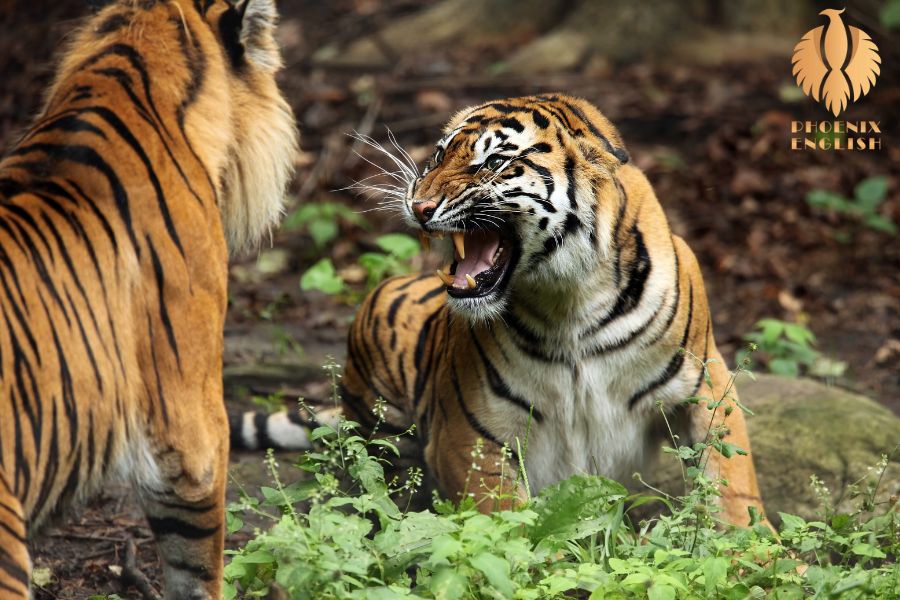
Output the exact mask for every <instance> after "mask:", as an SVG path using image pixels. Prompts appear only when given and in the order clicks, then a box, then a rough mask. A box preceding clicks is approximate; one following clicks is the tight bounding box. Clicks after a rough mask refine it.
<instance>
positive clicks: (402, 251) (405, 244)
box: [300, 233, 420, 295]
mask: <svg viewBox="0 0 900 600" xmlns="http://www.w3.org/2000/svg"><path fill="white" fill-rule="evenodd" d="M375 244H376V245H377V246H378V248H379V249H380V250H381V252H364V253H363V254H361V255H360V257H359V264H360V266H361V267H362V268H363V269H364V270H365V272H366V289H367V290H368V289H372V288H373V287H375V286H376V285H378V283H379V282H380V281H381V280H383V279H384V278H386V277H391V276H393V275H402V274H404V273H408V272H409V271H410V265H409V262H410V260H412V258H413V257H414V256H416V255H417V254H418V253H419V251H420V246H419V242H418V241H416V240H415V239H414V238H412V237H410V236H408V235H405V234H403V233H388V234H385V235H382V236H379V237H377V238H375ZM300 288H301V289H303V290H318V291H320V292H324V293H326V294H331V295H336V294H342V293H346V292H347V291H348V290H349V289H350V288H349V286H348V284H347V283H346V282H345V281H344V279H343V278H342V277H341V275H340V274H339V273H338V272H337V270H336V269H335V268H334V263H332V262H331V259H330V258H323V259H321V260H319V261H318V262H317V263H316V264H314V265H313V266H311V267H310V268H309V269H307V271H306V272H305V273H304V274H303V276H302V277H301V278H300Z"/></svg>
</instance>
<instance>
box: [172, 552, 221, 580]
mask: <svg viewBox="0 0 900 600" xmlns="http://www.w3.org/2000/svg"><path fill="white" fill-rule="evenodd" d="M163 560H164V561H165V562H166V564H167V565H169V566H170V567H172V568H173V569H177V570H179V571H187V572H188V573H190V574H191V575H193V576H194V577H196V578H197V579H200V580H201V581H212V580H213V579H215V575H213V574H212V573H210V572H209V568H208V567H207V566H205V565H193V564H190V563H186V562H184V561H182V560H174V559H171V558H169V557H167V556H164V557H163Z"/></svg>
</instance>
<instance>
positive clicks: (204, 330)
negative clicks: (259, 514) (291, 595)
mask: <svg viewBox="0 0 900 600" xmlns="http://www.w3.org/2000/svg"><path fill="white" fill-rule="evenodd" d="M275 19H276V10H275V3H274V0H244V2H242V3H241V4H238V5H232V4H230V3H228V2H225V1H224V0H203V1H201V0H194V1H191V0H166V1H158V2H157V1H154V0H139V1H138V0H120V1H115V2H112V3H111V4H110V5H109V6H106V7H105V8H103V9H102V10H101V11H100V12H98V13H97V14H95V15H93V16H92V17H90V18H89V19H88V20H87V22H86V24H85V25H84V26H83V27H82V28H81V29H80V30H79V31H78V32H77V33H76V34H75V35H74V36H73V38H72V41H71V44H70V47H69V48H68V49H67V50H66V51H65V52H64V54H63V57H62V60H61V64H60V66H59V68H58V71H57V74H56V77H55V79H54V81H53V83H52V85H51V87H50V89H49V91H48V93H47V100H46V103H45V106H44V108H43V109H42V110H41V111H40V114H39V115H38V116H37V118H36V120H35V121H34V123H33V124H32V125H31V127H30V129H29V130H28V131H27V132H26V133H25V134H24V136H23V137H22V138H21V140H20V141H19V142H18V143H17V144H16V145H15V146H14V147H13V148H12V149H11V150H10V151H9V152H8V153H7V155H6V157H5V158H4V159H3V161H2V162H0V599H3V600H8V599H14V598H15V599H21V598H27V597H28V595H29V581H30V562H29V555H28V551H27V548H26V536H27V534H28V533H29V532H33V531H34V530H35V529H36V528H37V527H38V526H40V524H41V523H42V522H44V521H46V519H47V517H49V516H51V515H53V514H55V513H57V512H58V511H60V510H61V509H63V508H65V506H66V505H67V504H70V503H71V502H72V501H75V500H78V499H81V498H83V497H85V496H86V495H88V494H90V493H91V492H92V491H95V490H97V489H98V488H99V487H100V486H101V485H102V483H103V482H104V481H105V480H106V479H107V478H108V477H109V476H113V475H115V474H118V475H121V476H123V477H125V478H127V479H129V480H131V481H132V482H133V483H134V485H135V489H136V491H137V494H138V497H139V499H140V501H141V504H142V506H143V508H144V509H145V512H146V514H147V518H148V522H149V525H150V528H151V529H152V531H153V533H154V535H155V537H156V539H157V542H158V546H159V549H160V555H161V558H162V565H163V571H164V575H165V580H166V583H165V586H166V587H165V589H166V597H167V598H219V597H220V595H221V594H220V588H221V577H222V555H223V540H224V534H225V532H224V513H223V503H224V499H225V498H224V489H225V477H226V468H227V455H228V430H227V427H228V425H227V418H226V414H225V410H224V405H223V397H222V344H223V336H222V331H223V324H224V318H225V309H226V304H227V295H226V284H227V258H228V251H229V248H230V249H231V250H234V251H236V250H240V249H242V248H245V247H248V246H253V245H254V244H256V242H257V241H258V240H259V239H260V237H261V236H262V235H264V234H265V232H266V231H267V230H268V228H269V227H270V226H271V225H272V224H274V223H275V221H276V220H277V218H278V215H279V214H280V211H281V206H282V200H283V197H284V194H285V189H286V185H287V183H288V181H289V179H290V177H291V174H292V170H293V162H294V157H295V155H296V147H297V133H296V126H295V121H294V118H293V116H292V114H291V111H290V108H289V106H288V105H287V103H286V102H285V100H284V99H283V97H282V96H281V94H280V92H279V90H278V88H277V86H276V83H275V73H276V72H277V71H278V69H279V68H280V66H281V58H280V52H279V50H278V48H277V45H276V42H275V39H274V28H275Z"/></svg>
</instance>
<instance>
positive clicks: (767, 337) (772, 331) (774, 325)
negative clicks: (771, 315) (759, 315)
mask: <svg viewBox="0 0 900 600" xmlns="http://www.w3.org/2000/svg"><path fill="white" fill-rule="evenodd" d="M784 325H785V323H784V321H779V320H778V319H762V320H760V321H758V322H757V323H756V327H757V328H758V329H761V330H762V338H761V341H762V342H763V343H767V344H770V343H772V342H774V341H776V340H777V339H778V338H780V337H781V333H782V332H783V331H784Z"/></svg>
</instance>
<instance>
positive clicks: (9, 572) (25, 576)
mask: <svg viewBox="0 0 900 600" xmlns="http://www.w3.org/2000/svg"><path fill="white" fill-rule="evenodd" d="M6 481H7V480H6V477H5V475H4V473H3V471H2V470H0V600H22V599H25V598H28V584H29V581H31V560H30V559H29V557H28V548H27V546H26V542H25V515H24V512H23V510H22V505H21V503H20V502H19V500H18V498H16V497H15V495H14V494H13V491H12V490H11V489H10V488H9V486H8V485H7V483H6Z"/></svg>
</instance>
